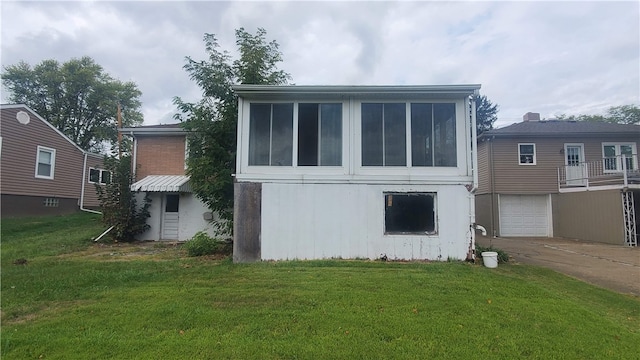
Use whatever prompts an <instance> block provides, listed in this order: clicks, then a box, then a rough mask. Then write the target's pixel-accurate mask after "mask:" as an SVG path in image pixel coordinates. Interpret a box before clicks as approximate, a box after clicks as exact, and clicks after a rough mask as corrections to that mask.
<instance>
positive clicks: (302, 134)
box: [298, 104, 342, 166]
mask: <svg viewBox="0 0 640 360" xmlns="http://www.w3.org/2000/svg"><path fill="white" fill-rule="evenodd" d="M298 165H299V166H317V165H320V166H340V165H342V104H299V105H298Z"/></svg>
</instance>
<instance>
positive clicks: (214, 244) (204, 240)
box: [184, 231, 228, 256]
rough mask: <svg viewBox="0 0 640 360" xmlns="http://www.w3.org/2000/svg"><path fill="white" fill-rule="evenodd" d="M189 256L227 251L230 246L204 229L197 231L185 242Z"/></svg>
mask: <svg viewBox="0 0 640 360" xmlns="http://www.w3.org/2000/svg"><path fill="white" fill-rule="evenodd" d="M184 247H185V249H186V250H187V254H188V255H189V256H203V255H214V254H220V253H225V252H226V250H227V248H228V246H227V244H226V242H224V241H220V240H218V239H215V238H212V237H211V236H209V235H208V234H207V233H206V232H204V231H199V232H197V233H196V234H195V235H194V236H193V237H192V238H191V239H189V241H187V242H186V243H185V244H184Z"/></svg>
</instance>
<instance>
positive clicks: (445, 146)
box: [411, 104, 457, 166]
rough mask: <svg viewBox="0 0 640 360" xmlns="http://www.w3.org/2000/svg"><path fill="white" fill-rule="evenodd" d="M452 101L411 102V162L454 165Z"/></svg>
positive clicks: (453, 111) (454, 138) (454, 118)
mask: <svg viewBox="0 0 640 360" xmlns="http://www.w3.org/2000/svg"><path fill="white" fill-rule="evenodd" d="M456 151H457V150H456V109H455V104H411V158H412V159H411V163H412V165H413V166H456V163H457V161H456V160H457V159H456Z"/></svg>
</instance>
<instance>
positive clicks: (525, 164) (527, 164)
mask: <svg viewBox="0 0 640 360" xmlns="http://www.w3.org/2000/svg"><path fill="white" fill-rule="evenodd" d="M522 145H532V146H533V162H531V163H523V162H521V161H520V156H522V153H520V146H522ZM527 155H528V154H527ZM537 157H538V156H537V151H536V144H535V143H518V165H523V166H529V165H536V163H537V161H538V159H537Z"/></svg>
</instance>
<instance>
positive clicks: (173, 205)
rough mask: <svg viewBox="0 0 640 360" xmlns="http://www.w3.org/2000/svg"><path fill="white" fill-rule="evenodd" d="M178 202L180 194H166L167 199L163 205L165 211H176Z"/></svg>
mask: <svg viewBox="0 0 640 360" xmlns="http://www.w3.org/2000/svg"><path fill="white" fill-rule="evenodd" d="M179 204H180V195H167V201H166V204H165V206H164V211H165V212H178V206H179Z"/></svg>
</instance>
